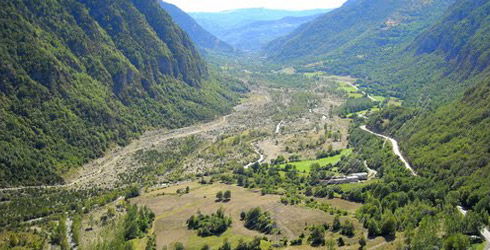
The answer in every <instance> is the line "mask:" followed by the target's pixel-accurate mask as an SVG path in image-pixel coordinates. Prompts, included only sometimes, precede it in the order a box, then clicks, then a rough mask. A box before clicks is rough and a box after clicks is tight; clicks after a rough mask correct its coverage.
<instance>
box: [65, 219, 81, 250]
mask: <svg viewBox="0 0 490 250" xmlns="http://www.w3.org/2000/svg"><path fill="white" fill-rule="evenodd" d="M72 226H73V220H72V219H70V217H67V218H66V239H67V240H68V244H69V245H70V248H71V249H72V250H77V249H78V247H77V244H76V243H75V241H74V240H73V230H72Z"/></svg>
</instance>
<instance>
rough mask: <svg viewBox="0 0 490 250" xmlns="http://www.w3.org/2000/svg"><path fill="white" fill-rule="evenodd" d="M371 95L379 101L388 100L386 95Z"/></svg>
mask: <svg viewBox="0 0 490 250" xmlns="http://www.w3.org/2000/svg"><path fill="white" fill-rule="evenodd" d="M371 97H372V98H374V99H375V100H376V101H378V102H384V100H386V97H384V96H380V95H375V96H371Z"/></svg>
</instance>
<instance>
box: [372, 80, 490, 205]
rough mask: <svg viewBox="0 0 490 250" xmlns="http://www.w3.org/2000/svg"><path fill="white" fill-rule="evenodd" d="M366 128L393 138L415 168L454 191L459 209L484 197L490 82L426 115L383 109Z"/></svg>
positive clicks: (489, 190) (489, 167)
mask: <svg viewBox="0 0 490 250" xmlns="http://www.w3.org/2000/svg"><path fill="white" fill-rule="evenodd" d="M369 127H371V128H373V129H375V130H377V131H381V132H383V133H387V134H391V135H393V136H395V137H396V138H397V139H399V141H400V145H401V147H402V151H403V152H404V153H405V154H406V156H407V158H408V160H409V161H410V163H411V165H412V166H413V167H414V168H415V170H416V171H417V172H418V173H420V174H421V175H423V176H428V177H431V178H433V179H435V180H437V181H439V182H443V183H445V185H448V186H449V187H451V189H454V190H458V191H459V192H460V194H461V202H462V204H463V205H465V206H467V207H473V206H475V205H476V204H477V203H478V201H480V200H482V199H483V198H484V197H489V198H490V186H489V185H488V179H489V178H490V152H489V151H488V145H490V133H488V128H489V127H490V79H486V80H484V81H483V82H480V83H479V84H477V85H476V86H475V87H472V88H470V89H469V90H468V91H466V92H465V93H464V95H463V97H462V98H460V99H459V100H456V101H453V102H451V103H448V104H445V105H443V106H441V107H439V108H437V109H436V110H434V111H432V112H423V111H421V110H419V109H409V108H394V109H388V110H385V111H383V112H382V113H381V114H379V115H378V116H376V117H373V118H372V119H371V120H370V123H369ZM486 205H487V206H488V205H489V204H486ZM487 209H490V207H487Z"/></svg>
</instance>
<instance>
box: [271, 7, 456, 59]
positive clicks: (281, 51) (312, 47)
mask: <svg viewBox="0 0 490 250" xmlns="http://www.w3.org/2000/svg"><path fill="white" fill-rule="evenodd" d="M452 2H453V0H444V1H425V0H415V1H412V0H402V1H392V0H351V1H347V2H346V3H345V4H344V5H343V6H342V7H340V8H338V9H335V10H333V11H331V12H329V13H327V14H324V15H323V16H321V17H320V18H317V19H315V20H314V21H312V22H310V23H307V24H305V25H303V26H301V27H300V28H298V29H297V30H295V31H294V32H292V33H291V34H290V35H288V36H286V37H283V38H279V39H277V40H276V41H273V42H271V43H270V44H269V46H268V47H267V53H268V55H269V56H270V58H271V59H273V60H274V61H280V62H285V61H287V62H291V61H300V62H301V61H314V60H318V59H326V58H328V59H329V58H330V57H334V58H335V57H339V56H354V57H358V58H370V57H373V56H377V55H378V54H380V53H387V51H389V50H393V49H394V47H396V46H397V45H399V44H401V43H404V42H407V41H408V40H409V39H411V38H414V37H415V36H417V35H418V34H420V32H421V30H422V29H423V28H425V27H427V26H429V25H430V23H431V21H434V20H435V19H436V18H438V17H439V16H440V15H441V14H442V13H443V12H444V11H445V10H446V8H447V7H448V6H449V5H450V4H451V3H452Z"/></svg>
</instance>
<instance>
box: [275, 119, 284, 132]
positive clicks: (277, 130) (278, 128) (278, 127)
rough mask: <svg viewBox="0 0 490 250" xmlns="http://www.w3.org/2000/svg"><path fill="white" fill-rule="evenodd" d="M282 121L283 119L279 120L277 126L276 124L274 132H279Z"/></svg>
mask: <svg viewBox="0 0 490 250" xmlns="http://www.w3.org/2000/svg"><path fill="white" fill-rule="evenodd" d="M283 123H284V122H283V121H280V122H279V123H278V124H277V126H276V134H279V132H281V126H282V124H283Z"/></svg>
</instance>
